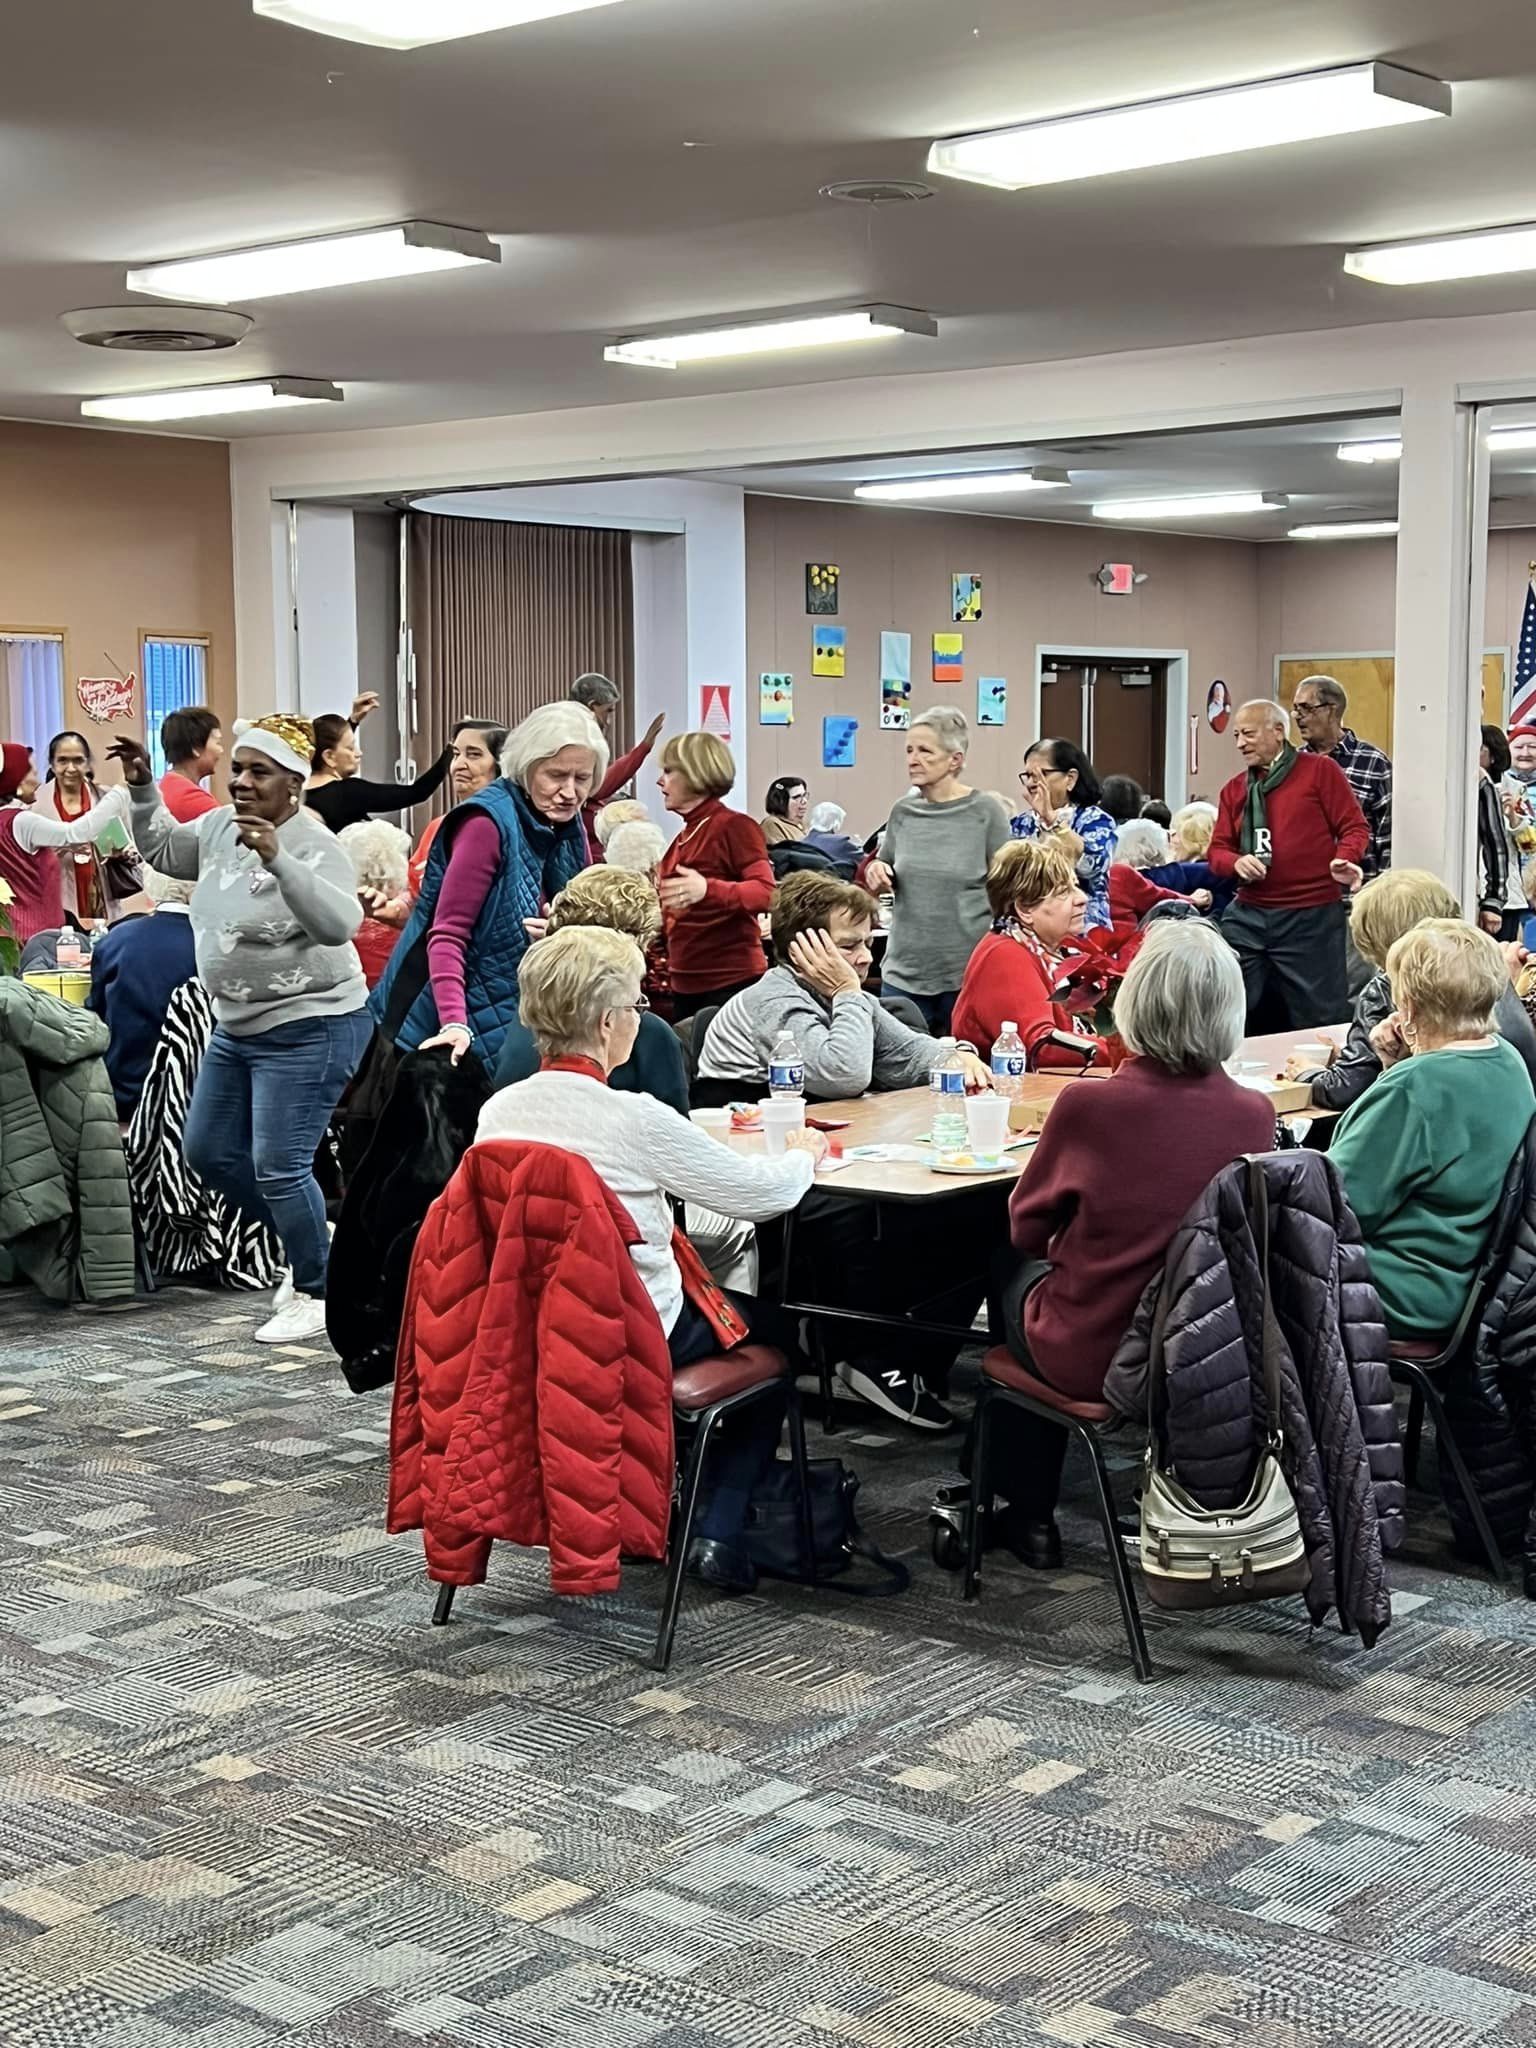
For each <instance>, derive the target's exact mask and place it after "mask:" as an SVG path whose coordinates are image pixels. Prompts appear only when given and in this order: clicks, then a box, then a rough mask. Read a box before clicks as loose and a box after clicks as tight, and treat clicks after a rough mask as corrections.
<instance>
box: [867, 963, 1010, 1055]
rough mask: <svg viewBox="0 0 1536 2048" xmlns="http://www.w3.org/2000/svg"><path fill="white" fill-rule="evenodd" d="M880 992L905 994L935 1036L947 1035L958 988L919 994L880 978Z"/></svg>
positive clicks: (989, 1049) (988, 1049) (888, 994)
mask: <svg viewBox="0 0 1536 2048" xmlns="http://www.w3.org/2000/svg"><path fill="white" fill-rule="evenodd" d="M880 992H881V994H882V995H887V996H905V997H906V999H907V1001H908V1002H909V1003H915V1004H916V1005H917V1007H918V1009H919V1010H920V1011H921V1012H922V1017H923V1022H924V1023H925V1024H926V1025H927V1026H928V1029H929V1030H930V1031H931V1032H932V1033H933V1035H934V1037H935V1038H944V1037H947V1036H948V1033H949V1027H950V1022H951V1020H952V1019H953V1017H954V1014H955V1003H956V1001H957V1000H958V998H959V995H960V991H959V989H957V988H949V989H945V990H944V991H943V992H942V994H940V995H936V996H920V995H916V994H915V993H914V992H913V991H912V990H911V989H909V988H898V987H897V986H896V984H895V982H894V981H885V980H882V981H881V983H880ZM976 1050H977V1051H978V1052H981V1051H982V1050H983V1048H982V1047H981V1046H978V1047H977V1048H976ZM985 1050H986V1051H988V1052H990V1051H991V1047H990V1046H988V1047H987V1048H985Z"/></svg>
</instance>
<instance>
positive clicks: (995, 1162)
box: [928, 1152, 1008, 1174]
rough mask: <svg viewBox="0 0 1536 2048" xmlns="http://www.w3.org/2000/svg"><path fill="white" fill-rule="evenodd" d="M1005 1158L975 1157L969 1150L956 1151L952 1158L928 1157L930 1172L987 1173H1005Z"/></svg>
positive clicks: (1006, 1164)
mask: <svg viewBox="0 0 1536 2048" xmlns="http://www.w3.org/2000/svg"><path fill="white" fill-rule="evenodd" d="M1007 1170H1008V1162H1007V1160H1006V1159H975V1158H973V1157H972V1156H971V1154H970V1153H969V1152H957V1153H956V1154H955V1156H954V1157H953V1158H952V1159H930V1160H929V1162H928V1171H929V1172H930V1173H963V1174H987V1173H1006V1172H1007Z"/></svg>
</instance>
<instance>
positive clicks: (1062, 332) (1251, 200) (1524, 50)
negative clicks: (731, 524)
mask: <svg viewBox="0 0 1536 2048" xmlns="http://www.w3.org/2000/svg"><path fill="white" fill-rule="evenodd" d="M1369 57H1383V58H1388V59H1390V60H1392V61H1393V62H1395V63H1398V64H1403V65H1406V66H1409V67H1410V68H1413V69H1417V70H1420V71H1424V72H1427V73H1430V74H1432V75H1435V76H1439V77H1442V78H1446V79H1449V80H1451V81H1452V82H1453V84H1454V85H1455V86H1456V87H1457V101H1456V112H1455V115H1454V117H1453V119H1452V120H1450V121H1448V122H1436V123H1432V124H1426V125H1423V126H1413V127H1409V128H1402V129H1395V130H1387V131H1384V132H1382V133H1378V134H1373V135H1363V136H1356V137H1348V138H1342V139H1339V140H1336V141H1330V142H1323V143H1317V144H1311V145H1307V146H1303V147H1298V148H1291V149H1279V150H1271V151H1265V152H1260V153H1258V154H1255V155H1253V156H1249V157H1233V158H1227V159H1222V160H1217V161H1213V162H1207V163H1200V164H1194V165H1186V166H1179V167H1171V168H1168V169H1165V170H1160V171H1154V172H1143V173H1138V174H1135V175H1133V176H1130V177H1121V178H1113V179H1104V180H1093V181H1089V182H1086V183H1081V184H1068V185H1062V186H1058V187H1052V188H1049V189H1047V190H1042V191H1036V192H1033V193H1021V194H1015V195H1010V194H1005V193H999V192H992V191H988V190H985V189H982V188H979V187H973V186H968V185H961V184H955V183H952V182H946V181H943V180H939V181H937V183H938V196H937V197H936V198H934V199H932V200H928V201H926V202H924V203H922V204H919V205H912V206H906V207H901V208H895V209H888V210H883V211H881V212H879V213H878V214H871V213H870V212H868V211H867V210H866V209H861V208H853V207H847V206H839V205H832V204H828V203H826V202H824V201H822V200H820V199H818V197H817V188H818V187H819V186H820V185H822V184H824V183H826V182H828V181H829V180H833V179H842V178H855V177H857V178H866V177H906V178H912V177H922V176H923V160H924V156H925V154H926V150H927V145H928V143H929V141H930V140H931V139H932V138H933V137H934V136H936V135H940V134H944V133H953V132H955V131H959V130H964V129H968V128H977V127H984V126H988V125H996V124H998V123H1003V122H1007V121H1011V120H1016V119H1020V118H1025V117H1029V116H1038V115H1044V114H1048V113H1060V112H1067V111H1071V110H1074V109H1078V108H1082V107H1086V106H1092V105H1106V104H1114V103H1117V102H1120V101H1125V100H1129V99H1135V98H1141V97H1146V96H1148V95H1152V94H1156V93H1160V92H1170V91H1176V90H1188V89H1192V88H1198V87H1201V86H1206V85H1214V84H1220V83H1226V82H1230V81H1235V80H1242V79H1248V78H1252V77H1255V76H1264V75H1274V74H1278V73H1282V72H1287V71H1296V70H1304V69H1309V68H1312V67H1315V66H1321V65H1328V64H1337V63H1342V62H1348V61H1352V60H1358V59H1362V58H1369ZM1533 96H1536V10H1533V9H1532V7H1531V5H1530V0H1459V4H1458V5H1456V6H1455V7H1451V6H1449V5H1447V4H1446V0H1291V4H1290V5H1288V6H1286V7H1284V8H1276V7H1275V6H1274V5H1273V4H1272V0H1193V4H1192V0H1115V4H1114V5H1113V6H1106V5H1102V4H1101V5H1099V6H1094V7H1076V8H1072V7H1064V6H1062V5H1061V4H1060V0H947V4H944V5H940V4H937V0H840V4H838V5H836V6H829V5H828V4H827V0H755V4H753V5H751V6H741V5H732V4H729V0H625V4H623V5H622V6H615V7H606V8H602V9H599V10H597V11H595V12H591V13H583V14H577V15H573V16H570V17H568V18H566V19H564V20H557V21H552V22H547V23H542V24H537V25H534V26H530V27H526V28H522V29H516V30H510V31H507V32H504V33H502V34H499V35H494V36H481V37H476V38H472V39H469V40H466V41H462V42H457V43H449V44H444V45H441V46H439V47H437V48H436V49H428V50H423V51H420V52H416V53H414V54H398V53H392V52H387V51H381V50H371V49H367V48H364V47H361V46H358V45H355V44H348V43H341V42H334V41H331V40H329V39H326V38H322V37H318V36H314V35H311V34H308V33H306V32H304V31H301V30H297V29H292V28H288V27H285V26H282V25H280V24H277V23H273V22H265V21H257V20H256V19H255V18H254V17H253V16H252V15H251V13H250V9H249V5H248V0H132V4H121V0H120V4H118V5H115V6H102V5H91V4H88V0H53V4H51V5H48V6H43V7H36V6H31V7H21V6H16V7H13V8H11V9H9V10H8V18H7V21H6V27H5V61H4V68H3V83H0V180H3V189H4V190H5V191H6V193H7V195H8V198H7V205H6V207H5V209H4V215H3V218H0V413H4V414H9V415H11V416H14V417H22V418H32V419H52V420H66V419H71V418H74V417H77V413H78V402H79V400H80V398H82V397H84V396H88V395H92V394H96V393H105V392H112V391H120V390H133V389H144V388H152V387H154V386H156V385H158V384H164V383H171V382H178V381H187V380H188V379H189V378H202V377H206V378H208V379H210V380H218V379H221V378H225V377H229V376H232V375H244V376H249V375H258V376H259V375H266V374H272V373H287V374H290V375H302V376H319V377H331V378H335V379H338V380H339V381H341V382H343V383H345V384H346V385H348V386H349V394H348V400H347V404H346V408H345V414H344V417H345V419H346V421H347V424H349V425H354V426H372V425H386V424H396V423H407V422H413V421H426V420H434V419H449V418H470V417H476V416H480V415H487V414H495V413H515V412H522V411H530V410H542V409H545V408H550V407H559V406H571V405H586V404H600V403H605V402H611V401H618V400H629V399H635V398H640V397H650V396H661V395H665V396H673V395H677V394H681V393H689V392H700V391H720V390H727V391H728V390H734V389H744V388H749V387H752V386H756V385H765V384H784V383H794V382H797V381H802V380H806V379H812V378H814V379H816V380H818V381H820V380H823V379H825V378H827V377H829V376H832V377H837V376H864V375H869V374H871V373H873V372H875V371H876V370H877V368H879V367H880V366H885V367H887V368H889V369H891V370H901V371H905V370H909V369H912V368H934V369H947V368H956V367H968V366H973V365H978V364H990V363H997V362H1018V361H1030V360H1038V359H1044V358H1050V357H1058V356H1069V355H1072V354H1091V353H1096V352H1103V351H1108V350H1114V349H1122V348H1128V347H1142V348H1144V347H1149V346H1153V347H1155V346H1161V345H1172V344H1177V343H1182V342H1188V341H1194V340H1201V339H1211V338H1220V337H1227V336H1237V335H1246V334H1260V333H1275V332H1283V331H1296V330H1302V329H1310V328H1323V327H1330V326H1337V325H1346V324H1355V323H1358V322H1361V321H1375V320H1389V319H1401V318H1405V317H1419V316H1438V315H1444V314H1446V313H1486V312H1500V311H1509V310H1516V309H1525V308H1529V307H1531V306H1533V305H1536V280H1532V279H1530V278H1525V279H1514V280H1507V281H1502V282H1500V281H1493V282H1489V283H1483V284H1468V285H1456V286H1446V287H1436V288H1433V289H1430V290H1425V291H1416V292H1412V293H1405V292H1400V291H1391V290H1388V289H1385V288H1383V287H1380V286H1372V285H1368V284H1364V283H1361V282H1359V281H1357V280H1354V279H1350V278H1346V277H1345V276H1344V275H1343V274H1342V271H1341V269H1340V255H1341V252H1342V249H1343V248H1344V247H1345V246H1346V245H1349V244H1352V243H1356V242H1365V241H1371V240H1381V239H1388V238H1392V237H1396V236H1402V235H1407V234H1410V233H1415V232H1419V231H1437V230H1440V231H1443V230H1451V229H1457V228H1464V227H1475V226H1483V225H1487V224H1491V223H1496V222H1500V221H1505V220H1518V219H1522V218H1526V217H1529V216H1530V215H1531V214H1532V213H1533V212H1536V205H1533V201H1532V197H1531V177H1530V170H1531V141H1530V137H1531V132H1532V109H1533ZM412 216H414V217H419V218H425V219H433V220H441V221H447V222H451V223H455V224H459V225H464V226H469V227H479V228H484V229H486V230H488V231H490V232H492V233H495V234H497V235H499V236H502V237H504V238H505V258H504V262H503V265H502V267H501V270H500V272H499V273H494V274H493V273H489V272H486V273H480V272H468V273H459V274H456V275H451V276H448V277H440V278H432V279H426V280H417V281H413V282H405V283H396V284H386V285H378V286H370V287H366V288H359V289H354V290H346V291H338V292H335V293H317V294H313V295H309V296H305V297H302V298H293V299H283V300H275V301H271V302H269V303H267V304H265V305H256V306H252V307H250V308H249V310H251V311H253V312H254V313H255V314H256V315H257V317H258V321H259V326H258V329H257V332H256V334H255V335H254V336H253V338H252V339H251V340H250V341H248V342H247V343H246V344H244V345H243V346H242V347H241V348H240V349H239V350H238V351H235V352H233V353H230V354H225V355H222V356H219V357H216V358H201V359H197V360H196V361H195V362H194V363H193V364H192V365H188V364H187V363H186V362H185V361H177V360H176V359H171V360H169V361H167V360H166V359H148V358H130V359H124V358H121V357H114V356H107V355H102V354H100V353H98V352H94V351H87V350H85V349H82V348H81V347H79V346H78V345H77V344H76V343H74V342H72V341H70V340H69V339H68V338H67V337H66V336H65V335H64V333H63V331H62V330H61V329H60V328H59V326H58V325H57V316H58V314H59V313H61V312H63V311H64V310H66V309H67V308H71V307H76V306H86V305H101V304H111V303H116V302H119V301H121V300H122V299H123V297H124V293H123V277H122V274H123V272H124V270H125V269H126V268H127V267H128V266H129V265H130V264H137V263H143V262H148V261H152V260H155V259H157V258H168V257H173V256H179V255H189V254H195V253H202V252H206V251H210V250H215V249H220V248H226V247H230V246H234V245H239V244H243V243H249V242H253V241H258V240H265V239H278V238H283V237H296V236H303V235H306V234H316V233H320V232H325V231H333V230H341V229H346V228H349V227H361V226H367V225H374V224H379V223H383V222H388V221H393V220H400V219H404V218H408V217H412ZM871 300H884V301H893V302H896V303H900V304H907V305H915V306H919V307H924V308H927V309H928V310H930V311H932V312H934V313H936V314H937V315H938V316H939V317H940V319H941V320H942V322H943V332H942V334H941V336H940V337H939V339H938V340H937V341H923V340H920V339H916V338H904V339H902V340H900V341H896V342H893V343H890V344H888V345H882V346H881V347H880V348H879V349H875V348H868V349H863V348H851V349H848V350H845V351H815V352H812V353H810V354H808V355H807V356H805V357H804V358H802V359H800V360H798V361H796V362H794V363H789V362H786V361H785V360H784V359H778V360H774V359H771V358H770V359H765V360H759V361H757V362H754V363H750V364H736V365H732V366H728V367H724V368H721V367H718V366H717V367H703V368H699V369H696V370H692V371H688V372H683V373H672V374H668V373H663V372H648V371H644V370H640V369H637V368H632V367H624V366H616V365H611V364H605V363H604V362H603V360H602V345H603V343H604V341H605V340H607V339H611V338H612V337H613V336H614V335H616V334H619V333H624V332H626V331H629V330H632V329H636V328H639V329H644V328H646V327H655V326H658V325H662V324H666V323H670V322H673V321H685V320H695V321H697V320H702V319H706V318H708V317H709V316H711V315H715V314H722V315H734V314H742V313H747V312H760V311H765V310H771V309H775V308H779V307H799V306H806V305H823V304H832V303H845V304H846V303H857V302H860V301H871ZM317 413H318V417H317V418H314V419H311V418H310V417H309V416H307V415H304V414H288V415H284V416H283V418H282V427H283V431H285V432H291V431H294V430H295V428H303V427H305V426H307V425H311V424H313V425H318V426H320V427H322V428H331V427H334V426H335V425H336V424H337V415H336V412H335V411H334V410H333V409H332V408H329V407H327V408H323V409H317ZM194 430H195V431H208V428H207V427H206V426H204V427H200V428H195V429H194ZM215 430H216V431H225V430H226V429H225V428H224V427H223V426H222V425H219V426H218V427H217V428H216V429H215ZM227 431H229V432H231V433H239V432H252V431H260V429H259V427H253V426H250V425H248V424H243V423H242V424H239V425H236V424H234V423H230V424H229V426H228V428H227Z"/></svg>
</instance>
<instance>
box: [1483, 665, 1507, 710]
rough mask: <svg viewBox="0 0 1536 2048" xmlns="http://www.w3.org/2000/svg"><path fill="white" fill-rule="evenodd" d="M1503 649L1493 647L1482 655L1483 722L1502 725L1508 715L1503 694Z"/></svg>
mask: <svg viewBox="0 0 1536 2048" xmlns="http://www.w3.org/2000/svg"><path fill="white" fill-rule="evenodd" d="M1504 682H1505V676H1504V650H1503V648H1502V647H1496V648H1494V650H1493V652H1492V653H1491V654H1485V655H1484V656H1483V721H1482V722H1483V724H1484V725H1497V726H1502V725H1503V724H1504V722H1505V720H1506V718H1507V717H1508V715H1509V713H1508V708H1507V702H1506V699H1505V695H1504Z"/></svg>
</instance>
